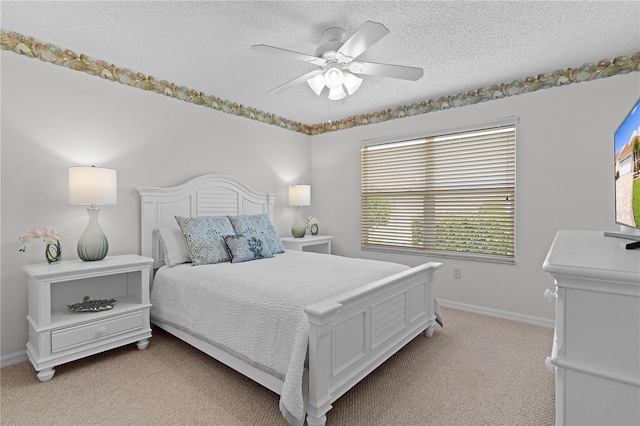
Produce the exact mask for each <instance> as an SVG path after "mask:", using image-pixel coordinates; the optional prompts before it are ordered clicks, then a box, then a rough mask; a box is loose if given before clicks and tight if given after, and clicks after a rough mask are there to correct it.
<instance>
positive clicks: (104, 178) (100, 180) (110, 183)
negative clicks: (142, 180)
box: [69, 167, 118, 205]
mask: <svg viewBox="0 0 640 426" xmlns="http://www.w3.org/2000/svg"><path fill="white" fill-rule="evenodd" d="M117 195H118V177H117V172H116V171H115V170H113V169H104V168H101V167H69V203H71V204H101V205H106V204H116V202H117Z"/></svg>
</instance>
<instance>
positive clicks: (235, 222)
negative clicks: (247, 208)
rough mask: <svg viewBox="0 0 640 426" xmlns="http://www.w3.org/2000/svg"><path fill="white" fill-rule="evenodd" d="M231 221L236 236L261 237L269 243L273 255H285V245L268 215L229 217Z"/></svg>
mask: <svg viewBox="0 0 640 426" xmlns="http://www.w3.org/2000/svg"><path fill="white" fill-rule="evenodd" d="M229 220H230V221H231V226H233V230H234V231H235V233H236V234H238V235H240V234H246V235H249V234H252V235H261V236H262V237H264V239H265V241H266V242H267V245H268V246H269V249H270V250H271V253H273V254H278V253H284V244H282V241H281V240H280V237H278V234H276V229H275V228H274V227H273V224H272V223H271V220H270V219H269V216H268V215H267V214H266V213H262V214H254V215H241V216H229Z"/></svg>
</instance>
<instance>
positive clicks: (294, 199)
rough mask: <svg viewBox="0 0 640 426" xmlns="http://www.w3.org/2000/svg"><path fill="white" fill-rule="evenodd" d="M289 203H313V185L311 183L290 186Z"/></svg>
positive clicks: (294, 204)
mask: <svg viewBox="0 0 640 426" xmlns="http://www.w3.org/2000/svg"><path fill="white" fill-rule="evenodd" d="M289 205H290V206H310V205H311V186H310V185H291V186H289Z"/></svg>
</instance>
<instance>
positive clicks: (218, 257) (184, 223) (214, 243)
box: [176, 216, 234, 266]
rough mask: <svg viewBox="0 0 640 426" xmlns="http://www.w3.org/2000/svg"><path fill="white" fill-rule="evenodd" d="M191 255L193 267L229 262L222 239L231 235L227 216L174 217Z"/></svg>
mask: <svg viewBox="0 0 640 426" xmlns="http://www.w3.org/2000/svg"><path fill="white" fill-rule="evenodd" d="M176 221H177V222H178V225H180V229H181V230H182V233H183V234H184V238H185V240H186V241H187V247H189V253H191V259H192V261H193V265H194V266H197V265H206V264H209V263H221V262H228V261H230V260H231V256H229V251H228V250H227V245H226V244H225V242H224V239H223V237H224V236H225V235H233V234H234V231H233V227H232V226H231V222H229V218H228V217H227V216H201V217H182V216H176Z"/></svg>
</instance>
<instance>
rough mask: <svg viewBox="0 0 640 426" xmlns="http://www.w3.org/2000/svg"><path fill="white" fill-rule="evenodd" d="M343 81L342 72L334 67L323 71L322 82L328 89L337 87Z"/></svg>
mask: <svg viewBox="0 0 640 426" xmlns="http://www.w3.org/2000/svg"><path fill="white" fill-rule="evenodd" d="M343 81H344V73H343V72H342V71H340V69H338V68H336V67H331V68H329V69H328V70H327V72H325V73H324V84H326V85H327V87H328V88H329V89H337V88H339V87H341V86H342V82H343Z"/></svg>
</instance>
